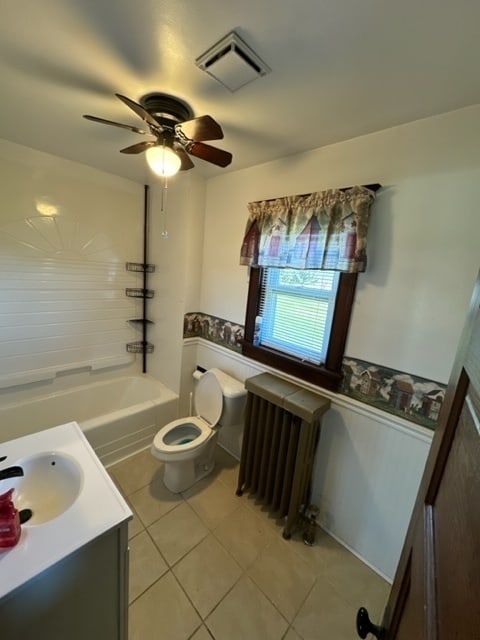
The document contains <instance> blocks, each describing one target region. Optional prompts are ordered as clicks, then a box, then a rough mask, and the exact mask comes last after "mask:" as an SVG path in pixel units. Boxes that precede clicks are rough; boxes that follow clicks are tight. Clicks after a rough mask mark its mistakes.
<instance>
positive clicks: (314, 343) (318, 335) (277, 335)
mask: <svg viewBox="0 0 480 640" xmlns="http://www.w3.org/2000/svg"><path fill="white" fill-rule="evenodd" d="M338 278H339V275H338V272H336V271H322V270H318V269H302V270H300V269H276V268H272V267H269V268H264V270H263V279H262V289H261V295H260V306H259V318H258V319H257V321H258V327H257V328H258V331H257V336H256V342H257V343H259V344H261V345H262V346H265V347H270V348H272V349H276V350H278V351H281V352H283V353H287V354H289V355H292V356H296V357H298V358H300V359H302V360H307V361H309V362H313V363H315V364H320V363H323V362H325V357H326V352H327V349H328V341H329V338H330V328H331V324H332V318H333V311H334V308H335V298H336V294H337V286H338Z"/></svg>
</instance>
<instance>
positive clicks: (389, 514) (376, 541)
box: [181, 338, 432, 580]
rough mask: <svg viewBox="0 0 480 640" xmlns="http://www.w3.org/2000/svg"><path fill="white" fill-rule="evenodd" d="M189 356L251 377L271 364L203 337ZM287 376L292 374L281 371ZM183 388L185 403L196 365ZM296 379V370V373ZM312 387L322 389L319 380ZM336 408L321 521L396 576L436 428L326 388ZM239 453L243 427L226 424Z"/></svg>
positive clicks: (317, 500) (321, 459) (327, 436)
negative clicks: (237, 428)
mask: <svg viewBox="0 0 480 640" xmlns="http://www.w3.org/2000/svg"><path fill="white" fill-rule="evenodd" d="M183 362H184V363H187V362H188V363H189V365H190V366H191V363H192V362H196V364H197V365H200V366H202V367H204V368H205V369H210V368H212V367H218V368H220V369H223V370H224V371H225V372H227V373H229V374H230V375H232V376H234V377H236V378H238V379H239V380H242V381H244V380H245V379H246V378H247V377H250V376H253V375H256V374H257V373H261V372H262V371H271V372H272V373H275V374H277V375H282V374H279V372H276V371H273V370H271V369H268V368H267V367H262V366H260V365H258V364H257V363H255V362H253V361H251V360H248V359H247V358H245V357H243V356H242V355H240V354H238V353H235V352H234V351H233V350H230V349H226V348H224V347H221V346H219V345H218V344H214V343H212V342H210V341H208V340H205V339H201V338H190V339H187V340H185V341H184V358H183ZM282 377H285V378H287V376H282ZM182 378H183V380H184V385H183V388H182V389H181V402H182V403H183V404H182V407H183V409H185V407H186V406H187V407H188V396H189V393H190V392H191V390H192V389H193V381H192V377H191V371H189V372H185V375H183V376H182ZM289 379H291V378H289ZM296 382H298V383H300V384H303V385H304V386H306V387H307V388H310V389H312V390H314V391H317V392H320V390H319V389H318V388H315V387H313V386H312V385H307V384H305V383H303V382H301V381H298V380H297V381H296ZM321 393H322V394H323V395H325V396H326V397H328V398H330V399H331V402H332V408H331V409H330V410H329V411H328V412H327V413H326V414H325V416H324V417H323V421H322V424H323V427H322V434H321V437H320V442H319V446H318V450H317V456H316V462H315V467H314V473H313V478H312V494H311V495H312V501H313V503H314V504H317V506H319V507H320V516H319V523H320V524H321V525H322V527H323V528H324V529H326V530H327V531H328V532H329V533H331V534H332V535H333V536H334V537H335V538H336V539H337V540H339V541H340V542H341V543H342V544H344V545H345V546H346V547H348V548H349V549H350V550H351V551H352V552H353V553H355V554H356V555H357V556H358V557H359V558H361V559H362V560H363V561H364V562H366V563H367V564H368V565H370V566H371V567H372V568H373V569H375V570H376V571H377V572H378V573H380V574H381V575H382V576H384V577H385V578H386V579H387V580H392V579H393V576H394V573H395V568H396V565H397V562H398V558H399V555H400V552H401V548H402V544H403V539H404V536H405V532H406V529H407V527H408V522H409V520H410V515H411V511H412V507H413V503H414V501H415V497H416V494H417V490H418V485H419V482H420V478H421V475H422V472H423V467H424V466H425V460H426V456H427V454H428V450H429V447H430V442H431V437H432V432H431V431H430V430H428V429H426V428H424V427H420V426H418V425H416V424H414V423H412V422H410V421H408V420H405V419H404V418H403V417H401V416H397V415H390V414H388V413H386V412H385V411H380V410H379V409H377V408H375V407H373V406H369V405H367V404H365V403H363V402H359V401H358V400H355V399H352V398H350V397H348V396H345V395H342V394H335V393H331V392H327V391H325V392H323V391H322V392H321ZM219 441H220V444H221V445H222V446H224V447H225V448H226V449H227V450H229V451H230V452H231V453H232V454H233V455H235V456H236V457H237V458H238V457H239V456H240V451H241V435H240V434H232V433H227V432H225V433H223V432H222V431H221V432H220V435H219Z"/></svg>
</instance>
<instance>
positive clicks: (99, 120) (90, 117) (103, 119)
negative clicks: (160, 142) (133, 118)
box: [83, 115, 150, 135]
mask: <svg viewBox="0 0 480 640" xmlns="http://www.w3.org/2000/svg"><path fill="white" fill-rule="evenodd" d="M83 117H84V118H86V119H87V120H91V121H92V122H100V124H110V125H112V126H113V127H120V128H121V129H127V130H128V131H133V132H134V133H142V134H143V135H149V134H150V132H149V131H144V130H143V129H139V128H138V127H131V126H130V125H129V124H121V123H120V122H113V121H112V120H105V118H97V116H88V115H84V116H83Z"/></svg>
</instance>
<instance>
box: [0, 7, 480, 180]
mask: <svg viewBox="0 0 480 640" xmlns="http://www.w3.org/2000/svg"><path fill="white" fill-rule="evenodd" d="M0 21H1V23H0V79H1V91H0V137H2V138H6V139H8V140H11V141H13V142H17V143H20V144H23V145H26V146H30V147H34V148H36V149H40V150H42V151H46V152H49V153H53V154H56V155H59V156H63V157H66V158H69V159H72V160H75V161H78V162H82V163H85V164H88V165H91V166H94V167H98V168H99V169H103V170H105V171H109V172H111V173H114V174H118V175H120V176H124V177H127V178H131V179H133V180H136V181H140V182H145V181H147V180H148V179H149V175H148V172H147V169H146V166H145V161H144V156H143V154H142V155H139V156H130V155H124V154H120V153H119V149H121V148H122V147H125V146H128V145H130V144H133V143H135V142H138V141H140V140H141V138H140V136H138V135H137V134H135V133H131V132H129V131H125V130H122V129H118V128H116V127H108V126H103V125H99V124H96V123H92V122H88V121H86V120H84V119H83V118H82V117H81V116H82V114H84V113H89V114H94V115H97V116H100V117H103V118H107V119H110V120H114V121H117V122H122V123H126V124H131V125H137V126H142V124H141V121H140V120H139V119H138V118H137V117H136V116H135V114H134V113H133V112H131V111H130V110H129V109H128V108H127V107H126V106H125V105H124V104H123V103H121V102H120V101H119V100H118V99H117V98H115V96H114V93H116V92H118V93H122V94H124V95H127V96H129V97H130V98H132V99H134V100H136V101H138V100H139V98H140V97H141V96H142V95H144V94H146V93H149V92H152V91H161V92H165V93H170V94H173V95H175V96H177V97H179V98H182V99H183V100H185V101H187V102H188V103H189V104H190V105H191V107H192V108H193V110H194V113H195V115H197V116H198V115H204V114H210V115H211V116H213V117H214V118H215V119H216V120H217V121H218V122H219V123H220V125H221V126H222V128H223V130H224V134H225V138H224V140H221V141H220V142H219V143H217V142H215V143H212V144H214V145H215V146H219V147H222V148H224V149H227V150H228V151H231V152H232V153H233V162H232V164H231V165H230V167H229V168H228V169H219V168H214V167H211V165H209V164H207V163H205V162H204V161H202V160H195V165H196V167H195V169H193V170H194V171H199V172H201V173H202V174H203V175H205V176H207V177H208V176H213V175H217V174H218V173H221V172H225V171H229V170H236V169H241V168H244V167H248V166H252V165H255V164H259V163H262V162H266V161H268V160H272V159H274V158H278V157H281V156H285V155H289V154H292V153H296V152H299V151H303V150H307V149H312V148H316V147H320V146H323V145H327V144H331V143H334V142H338V141H341V140H346V139H349V138H353V137H355V136H359V135H363V134H367V133H370V132H373V131H378V130H381V129H384V128H388V127H391V126H394V125H398V124H401V123H404V122H409V121H412V120H415V119H418V118H423V117H427V116H431V115H434V114H438V113H442V112H446V111H451V110H454V109H457V108H460V107H464V106H468V105H471V104H477V103H480V74H479V60H480V55H479V49H480V44H479V43H480V38H479V27H480V2H478V0H455V1H454V0H449V1H446V0H402V1H397V2H394V1H386V0H362V1H361V2H360V1H359V0H283V2H279V0H242V2H233V0H155V1H153V0H136V1H135V2H133V1H132V0H20V1H15V0H0ZM233 29H235V30H236V31H237V33H238V34H239V35H240V36H241V37H242V38H243V39H244V40H245V41H246V42H247V44H248V45H249V46H250V47H251V48H252V49H253V50H254V51H255V52H256V53H257V55H259V56H260V58H262V59H263V60H264V61H265V62H266V64H267V65H268V66H269V67H270V68H271V69H272V72H271V73H270V74H269V75H267V76H265V77H263V78H259V79H256V80H254V81H253V82H251V83H250V84H248V85H246V86H244V87H242V88H241V89H239V90H238V91H237V92H235V93H231V92H229V91H228V90H227V89H225V88H224V87H223V86H222V85H221V84H219V83H218V82H216V81H215V80H214V79H213V78H211V77H210V76H209V75H207V74H206V73H204V72H203V71H201V70H200V69H198V68H197V67H196V65H195V58H197V57H198V56H199V55H201V54H202V53H204V51H205V50H206V49H208V48H209V47H210V46H212V45H213V44H215V43H216V42H217V41H218V40H219V39H221V38H222V37H223V36H225V35H226V34H227V33H228V32H230V31H232V30H233Z"/></svg>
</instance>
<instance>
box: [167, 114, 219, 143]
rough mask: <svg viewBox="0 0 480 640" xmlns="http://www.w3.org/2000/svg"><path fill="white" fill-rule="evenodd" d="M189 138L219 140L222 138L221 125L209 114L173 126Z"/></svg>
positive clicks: (197, 140) (198, 140)
mask: <svg viewBox="0 0 480 640" xmlns="http://www.w3.org/2000/svg"><path fill="white" fill-rule="evenodd" d="M175 129H176V130H178V129H181V130H182V132H183V133H184V134H185V135H186V136H187V138H190V140H195V141H196V142H200V141H201V140H221V139H222V138H223V131H222V127H221V126H220V125H219V124H218V123H217V122H215V120H214V119H213V118H212V117H211V116H200V117H199V118H193V119H192V120H187V121H186V122H181V123H180V124H177V125H176V126H175Z"/></svg>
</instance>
